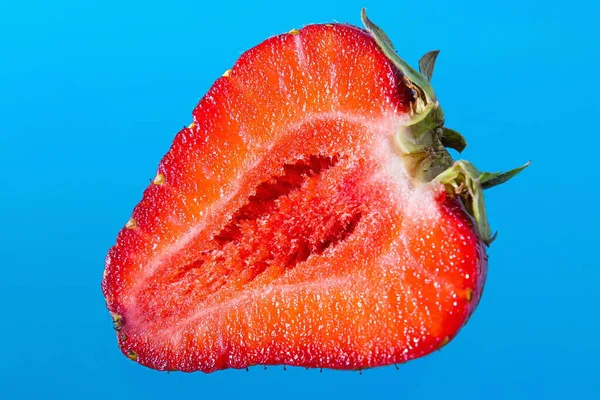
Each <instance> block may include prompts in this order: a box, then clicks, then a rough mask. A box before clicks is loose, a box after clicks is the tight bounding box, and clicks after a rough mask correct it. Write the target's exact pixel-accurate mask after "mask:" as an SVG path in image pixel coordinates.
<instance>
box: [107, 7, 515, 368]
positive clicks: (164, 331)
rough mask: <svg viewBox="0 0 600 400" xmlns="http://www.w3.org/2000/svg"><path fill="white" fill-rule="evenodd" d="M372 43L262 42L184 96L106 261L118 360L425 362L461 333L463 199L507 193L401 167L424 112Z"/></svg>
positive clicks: (460, 170) (476, 295)
mask: <svg viewBox="0 0 600 400" xmlns="http://www.w3.org/2000/svg"><path fill="white" fill-rule="evenodd" d="M364 18H366V16H365V17H364ZM366 21H367V22H369V23H370V21H368V20H366ZM367 27H368V28H369V25H368V24H367ZM373 29H374V28H373V26H371V28H370V29H368V31H365V30H362V29H359V28H356V27H353V26H350V25H342V24H327V25H310V26H307V27H305V28H303V29H302V30H300V31H295V30H294V31H291V32H289V33H287V34H283V35H279V36H276V37H273V38H270V39H268V40H266V41H265V42H263V43H261V44H259V45H258V46H256V47H254V48H253V49H251V50H249V51H247V52H246V53H244V54H243V55H242V56H241V57H240V59H239V60H238V61H237V62H236V64H235V65H234V66H233V68H232V69H231V70H229V71H227V72H226V73H225V74H224V76H223V77H221V78H219V79H217V81H216V82H215V83H214V85H213V86H212V88H211V89H210V90H209V91H208V93H207V94H206V95H205V96H204V97H203V98H202V100H201V101H200V103H199V104H198V106H197V107H196V108H195V110H194V112H193V121H194V122H193V123H192V124H191V125H190V126H189V127H187V128H184V129H182V130H181V131H180V132H179V133H178V134H177V136H176V137H175V139H174V141H173V144H172V146H171V148H170V150H169V151H168V153H167V154H166V155H165V156H164V158H163V159H162V161H161V162H160V165H159V167H158V172H157V174H156V177H155V178H154V180H153V182H152V184H151V185H150V186H149V187H148V188H147V189H146V191H145V192H144V195H143V198H142V200H141V201H140V203H139V204H138V205H137V206H136V207H135V209H134V211H133V213H132V216H131V219H130V220H129V221H128V222H127V224H126V225H125V227H124V228H123V229H122V230H121V232H120V233H119V234H118V237H117V241H116V244H115V246H113V247H112V248H111V249H110V251H109V253H108V256H107V258H106V265H105V267H106V268H105V273H104V278H103V281H102V290H103V293H104V296H105V298H106V303H107V307H108V309H109V311H110V312H111V315H112V317H113V322H114V325H115V329H116V331H117V337H118V343H119V347H120V348H121V350H122V352H123V353H124V354H125V355H126V356H128V357H129V358H131V359H133V360H135V361H137V362H139V363H140V364H142V365H145V366H148V367H150V368H154V369H158V370H179V371H198V370H200V371H204V372H212V371H215V370H220V369H225V368H245V367H247V366H251V365H256V364H264V365H277V364H285V365H291V366H304V367H324V368H334V369H361V368H369V367H375V366H382V365H389V364H393V363H400V362H405V361H408V360H410V359H414V358H417V357H420V356H423V355H426V354H428V353H431V352H432V351H435V350H437V349H439V348H440V347H442V346H443V345H445V344H446V343H448V341H449V340H451V339H452V338H453V337H455V336H456V334H457V333H458V331H459V330H460V329H461V327H462V326H463V325H464V324H465V323H466V321H467V320H468V318H469V317H470V315H471V314H472V313H473V311H474V309H475V307H476V306H477V304H478V302H479V299H480V296H481V293H482V290H483V286H484V283H485V277H486V271H487V256H486V253H485V247H486V244H487V243H489V241H491V239H490V238H489V237H488V236H489V235H488V234H487V233H486V232H487V231H486V229H487V220H486V219H485V213H484V209H482V208H481V207H480V206H479V201H481V202H482V201H483V197H481V196H480V192H481V190H480V189H481V188H480V187H478V186H477V184H479V183H478V182H480V181H481V182H483V183H482V184H483V185H485V182H489V186H492V185H494V184H497V183H501V182H497V181H499V180H502V181H503V180H506V179H508V178H507V177H505V175H499V174H496V175H493V174H492V175H493V176H494V179H496V180H495V181H493V182H492V179H491V178H488V175H490V174H488V175H486V176H485V177H484V178H482V179H480V180H478V177H479V175H477V174H480V173H478V171H476V170H474V169H469V168H470V164H468V165H467V164H458V163H457V164H455V165H452V163H451V162H450V164H443V165H441V166H440V165H438V164H437V162H438V161H436V163H434V164H432V165H433V168H430V166H429V164H427V168H425V167H424V165H426V164H424V163H423V162H422V160H420V161H419V162H418V163H417V164H415V163H414V162H413V161H412V160H414V159H415V157H414V156H415V154H417V155H420V154H422V153H423V152H419V151H415V152H412V151H409V152H407V151H405V148H406V146H408V145H406V144H404V142H403V140H405V139H403V138H404V137H405V136H403V135H408V134H411V135H412V134H414V133H415V132H420V131H419V130H421V128H420V127H421V125H419V124H420V122H419V123H417V124H412V123H411V122H410V121H412V120H413V119H414V117H415V115H416V116H419V115H425V114H424V113H425V112H424V111H422V110H419V109H418V107H419V104H420V103H419V99H420V98H421V99H425V100H429V101H430V104H431V102H432V96H431V95H429V92H428V90H429V89H427V88H426V89H425V90H423V91H422V92H420V91H419V90H420V89H421V86H419V85H418V84H417V83H415V82H417V81H416V80H414V79H413V80H410V79H408V78H410V77H411V75H410V73H408V74H407V73H406V71H405V70H404V69H403V67H402V66H401V65H400V66H399V64H398V63H397V62H395V61H394V60H393V59H391V58H390V56H389V54H387V53H386V51H385V50H386V48H385V46H382V45H381V43H380V39H381V36H378V34H377V31H374V30H373ZM407 77H408V78H407ZM423 87H426V85H425V86H423ZM435 104H437V102H435ZM425 105H427V101H425ZM415 107H417V108H415ZM430 109H431V107H430ZM433 109H434V110H435V112H438V111H437V108H436V107H434V108H433ZM415 110H416V111H415ZM439 112H441V110H440V111H439ZM436 118H438V117H436ZM439 119H440V118H438V120H439ZM436 121H437V120H436ZM411 129H412V130H411ZM428 129H429V128H428ZM435 129H442V128H441V123H440V124H439V126H438V125H436V127H435ZM426 132H427V133H428V134H429V132H430V130H427V131H426ZM436 132H438V133H440V132H441V131H436ZM414 137H416V136H414ZM436 137H437V136H436ZM398 140H400V144H398V143H397V142H398ZM443 141H444V139H442V142H443ZM413 142H415V141H414V140H408V141H407V142H406V143H409V145H410V146H414V143H413ZM416 142H418V141H416ZM442 147H443V146H442ZM443 151H444V152H445V150H443ZM436 154H438V153H436ZM439 154H442V153H439ZM445 154H447V153H444V154H442V155H443V157H441V158H440V157H435V159H436V160H438V159H444V157H445ZM419 157H421V156H419ZM421 158H422V157H421ZM448 159H449V156H448ZM449 160H450V161H451V159H449ZM459 163H460V162H459ZM465 165H466V166H465ZM438 167H440V168H441V170H445V171H444V172H443V173H442V174H439V176H438V175H437V173H436V175H435V176H431V177H427V178H426V179H425V178H423V176H426V174H429V173H431V172H428V171H432V170H435V169H436V168H438ZM442 167H443V168H442ZM415 171H418V172H417V173H415ZM423 171H425V172H423ZM511 173H512V174H513V175H514V174H516V172H514V173H513V172H512V171H511ZM423 174H425V175H423ZM482 176H483V175H482ZM486 179H487V181H486ZM474 182H475V183H474ZM464 187H468V188H469V190H471V188H472V187H474V188H475V189H473V190H472V191H470V192H468V193H466V192H464V190H463V188H464ZM481 204H482V203H481ZM482 210H483V213H484V214H483V217H481V218H480V217H479V216H480V215H481V212H482ZM488 239H489V240H488Z"/></svg>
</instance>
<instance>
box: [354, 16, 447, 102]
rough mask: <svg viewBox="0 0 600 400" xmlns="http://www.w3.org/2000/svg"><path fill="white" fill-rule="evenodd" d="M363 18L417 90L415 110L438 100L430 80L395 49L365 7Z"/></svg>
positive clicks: (388, 54) (387, 55)
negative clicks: (368, 14) (370, 17)
mask: <svg viewBox="0 0 600 400" xmlns="http://www.w3.org/2000/svg"><path fill="white" fill-rule="evenodd" d="M360 16H361V19H362V22H363V24H364V26H365V28H366V29H367V31H368V32H369V33H370V34H371V35H372V36H373V38H374V39H375V41H376V42H377V44H378V45H379V47H380V48H381V51H383V53H384V54H385V55H386V57H388V58H389V59H390V60H391V61H392V62H393V63H394V65H396V67H398V69H399V70H400V71H402V73H403V74H404V76H406V78H408V80H409V81H410V83H412V85H413V86H414V87H413V88H412V89H413V90H415V92H417V93H416V95H417V104H416V110H415V112H416V113H417V114H418V113H421V111H422V110H423V109H424V108H425V106H427V104H429V103H434V102H435V101H436V98H435V93H434V91H433V88H432V87H431V85H430V84H429V80H428V79H427V78H426V77H424V76H423V75H421V74H420V73H418V72H417V71H415V70H414V69H413V68H412V67H411V66H410V65H408V63H407V62H406V61H404V60H403V59H402V58H400V56H399V55H398V54H397V53H396V50H395V49H394V45H393V44H392V41H391V40H390V38H389V37H388V36H387V35H386V34H385V32H384V31H383V30H382V29H381V28H380V27H378V26H377V25H375V24H374V23H373V22H372V21H371V20H369V18H368V17H367V10H366V9H365V8H363V9H362V11H361V14H360Z"/></svg>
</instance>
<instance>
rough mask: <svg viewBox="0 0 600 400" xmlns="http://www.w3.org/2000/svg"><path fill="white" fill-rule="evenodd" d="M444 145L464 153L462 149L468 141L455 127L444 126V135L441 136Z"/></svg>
mask: <svg viewBox="0 0 600 400" xmlns="http://www.w3.org/2000/svg"><path fill="white" fill-rule="evenodd" d="M440 140H441V141H442V144H443V145H444V147H449V148H451V149H454V150H456V151H458V152H459V153H462V151H463V150H464V149H465V147H467V141H466V140H465V138H464V137H463V135H461V134H460V133H458V132H456V131H455V130H453V129H449V128H442V137H441V138H440Z"/></svg>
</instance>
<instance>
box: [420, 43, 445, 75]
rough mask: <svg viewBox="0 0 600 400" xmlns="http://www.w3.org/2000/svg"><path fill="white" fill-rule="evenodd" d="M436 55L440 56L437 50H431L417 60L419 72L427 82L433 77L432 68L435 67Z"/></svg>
mask: <svg viewBox="0 0 600 400" xmlns="http://www.w3.org/2000/svg"><path fill="white" fill-rule="evenodd" d="M438 54H440V51H439V50H433V51H430V52H428V53H425V55H423V57H421V58H420V59H419V72H421V74H422V75H423V76H424V77H425V78H427V80H428V81H431V77H432V76H433V68H434V67H435V60H436V59H437V56H438Z"/></svg>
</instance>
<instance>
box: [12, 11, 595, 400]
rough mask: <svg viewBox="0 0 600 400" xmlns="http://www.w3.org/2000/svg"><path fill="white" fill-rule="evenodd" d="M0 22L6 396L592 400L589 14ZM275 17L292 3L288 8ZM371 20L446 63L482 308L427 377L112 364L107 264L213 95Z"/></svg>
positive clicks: (443, 91) (444, 80) (382, 371)
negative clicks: (477, 244) (474, 168)
mask: <svg viewBox="0 0 600 400" xmlns="http://www.w3.org/2000/svg"><path fill="white" fill-rule="evenodd" d="M488 3H489V2H481V1H472V2H458V1H455V2H452V4H449V2H439V3H438V2H433V1H399V0H394V1H375V0H371V1H369V0H361V1H355V0H347V1H344V2H326V1H324V0H319V1H297V2H285V3H284V2H281V3H277V4H269V3H267V2H233V1H230V2H213V3H210V4H202V2H200V1H175V0H173V1H169V2H154V1H128V2H123V1H106V0H105V1H83V0H76V1H59V0H57V1H17V0H12V1H11V0H3V1H1V2H0V116H1V120H0V156H1V159H0V161H1V163H0V168H1V170H0V217H1V218H0V220H1V221H2V222H1V223H2V229H1V230H0V243H2V246H1V247H0V264H1V269H0V273H1V275H0V304H3V310H2V322H1V323H0V324H1V327H2V329H1V330H0V335H1V339H2V345H1V346H0V349H1V350H0V354H1V360H2V363H1V366H0V398H3V399H17V398H20V399H27V398H57V399H58V398H59V399H70V398H73V399H80V398H86V399H94V398H142V396H143V398H146V399H160V398H162V399H164V398H169V399H178V398H204V399H212V398H228V397H240V398H245V399H271V398H273V399H275V398H276V399H284V398H285V399H296V398H297V399H312V398H326V397H327V398H332V397H334V396H335V397H339V398H380V397H393V398H401V399H425V398H440V399H463V400H464V399H466V398H490V399H492V398H498V399H504V398H554V397H557V398H559V397H560V398H600V388H599V385H600V383H598V382H599V375H598V374H599V372H598V371H599V368H598V360H597V357H598V356H600V340H599V339H598V332H599V331H600V322H599V321H600V314H599V311H598V308H599V306H600V301H599V296H598V292H599V291H598V282H600V265H599V264H600V263H599V261H598V251H597V249H598V243H597V242H598V223H599V222H600V221H599V218H598V205H599V200H598V199H599V198H600V190H599V188H598V186H599V179H598V172H597V166H598V160H599V156H598V149H599V148H600V147H599V144H600V143H599V139H598V137H599V135H600V129H599V128H598V120H599V117H600V112H599V111H600V110H599V102H598V99H597V93H598V91H599V89H600V87H599V86H600V85H599V84H600V80H599V78H598V75H597V65H598V61H599V60H600V54H599V51H598V45H597V41H598V39H599V38H600V34H599V30H598V28H597V25H598V21H597V15H598V12H599V11H600V8H598V6H597V5H595V4H594V3H592V2H591V1H590V2H587V3H584V2H582V1H571V2H564V1H560V2H559V1H540V2H534V1H521V0H519V1H517V0H506V1H502V2H496V3H495V4H488ZM284 4H285V5H284ZM363 6H366V7H367V8H368V10H369V15H370V17H371V18H372V19H373V20H374V21H375V22H376V23H378V24H379V25H381V26H382V27H383V28H384V29H385V30H386V31H387V33H388V34H389V36H390V37H391V38H392V40H393V41H394V43H395V44H396V47H397V48H398V49H399V52H400V53H401V55H402V56H403V57H404V58H405V59H407V60H409V61H411V62H412V63H413V65H414V64H416V61H417V60H418V58H419V56H420V55H422V54H423V53H425V52H426V51H428V50H432V49H438V48H439V49H441V50H442V52H441V54H440V57H439V60H438V64H437V68H436V74H435V76H434V80H433V82H434V86H435V88H436V91H437V93H438V96H439V98H440V101H441V103H442V105H443V107H444V109H445V112H446V115H447V125H448V126H449V127H452V128H454V129H456V130H458V131H460V132H461V133H463V134H464V135H465V136H466V137H467V139H468V141H469V147H468V148H467V150H466V153H465V158H468V159H469V160H471V161H473V162H474V163H475V164H476V165H478V166H479V167H480V168H482V169H487V170H501V169H505V168H511V167H514V166H517V165H521V164H522V163H523V162H525V161H527V160H529V159H531V160H533V163H532V165H531V167H530V168H529V169H528V170H526V171H525V172H524V173H523V174H522V175H521V176H519V177H518V178H516V179H514V180H513V181H511V182H510V183H508V184H506V185H503V186H502V187H501V188H497V189H493V190H491V191H489V192H488V193H487V200H488V211H489V217H490V220H491V223H492V225H493V228H494V229H496V230H498V231H499V236H498V239H497V241H496V242H495V243H494V244H493V246H492V247H491V249H490V272H489V279H488V283H487V286H486V291H485V294H484V296H483V300H482V302H481V304H480V307H479V308H478V310H477V312H476V313H475V315H474V317H473V318H472V319H471V321H470V323H469V325H468V326H467V327H466V328H465V329H464V330H463V331H462V332H461V333H460V335H459V336H458V337H457V339H456V340H455V341H453V342H452V343H451V344H450V345H449V346H447V347H446V348H444V349H443V350H442V351H441V352H437V353H435V354H433V355H430V356H428V357H426V358H423V359H420V360H417V361H413V362H410V363H408V364H406V365H402V366H401V367H400V369H399V370H396V369H395V368H394V367H390V368H378V369H374V370H367V371H365V372H364V373H363V374H362V375H359V374H358V373H352V372H346V373H343V372H334V371H323V373H319V371H318V370H309V371H306V370H304V369H292V368H288V370H287V371H283V370H282V368H274V367H270V368H269V369H267V370H266V371H265V370H263V369H262V368H260V367H257V368H252V369H251V370H250V372H244V371H225V372H218V373H215V374H211V375H204V374H202V373H195V374H182V373H174V374H166V373H159V372H155V371H152V370H149V369H146V368H143V367H141V366H139V365H137V364H135V363H133V362H131V361H129V360H128V359H126V358H125V357H124V356H122V355H121V353H120V352H119V350H118V349H117V346H116V341H115V337H114V332H113V330H112V327H111V322H110V318H109V315H108V313H107V311H106V309H105V306H104V299H103V297H102V294H101V291H100V280H101V277H102V271H103V268H104V267H103V263H104V257H105V254H106V252H107V250H108V248H109V247H110V246H111V245H112V244H113V243H114V240H115V238H116V234H117V231H118V230H119V229H120V228H121V227H122V225H123V224H124V222H125V221H126V220H127V219H128V218H129V215H130V212H131V210H132V208H133V206H134V205H135V204H136V203H137V201H138V200H139V199H140V196H141V194H142V191H143V189H144V188H145V187H146V185H147V184H148V179H150V178H151V177H153V175H154V173H155V169H156V166H157V164H158V161H159V160H160V159H161V157H162V155H163V154H164V153H165V152H166V151H167V150H168V148H169V146H170V143H171V141H172V139H173V136H174V134H175V133H176V132H177V131H178V130H179V129H180V127H182V126H183V125H186V124H188V123H189V122H190V120H191V111H192V109H193V107H194V106H195V104H196V103H197V101H198V100H199V99H200V97H202V95H203V94H204V93H205V92H206V90H207V89H208V88H209V87H210V85H211V84H212V82H213V81H214V80H215V79H216V77H218V76H220V75H221V73H222V72H223V71H224V70H225V69H227V68H229V67H230V66H231V65H232V64H233V63H234V61H235V60H236V59H237V58H238V57H239V55H240V54H241V53H242V52H243V51H244V50H246V49H248V48H250V47H252V46H254V45H256V44H258V43H259V42H261V41H262V40H264V39H266V38H267V37H269V36H271V35H274V34H277V33H281V32H285V31H288V30H290V29H291V28H299V27H302V26H303V25H305V24H308V23H316V22H331V21H339V22H350V23H353V24H357V25H359V24H360V19H359V11H360V9H361V8H362V7H363Z"/></svg>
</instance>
